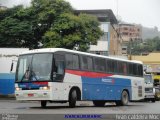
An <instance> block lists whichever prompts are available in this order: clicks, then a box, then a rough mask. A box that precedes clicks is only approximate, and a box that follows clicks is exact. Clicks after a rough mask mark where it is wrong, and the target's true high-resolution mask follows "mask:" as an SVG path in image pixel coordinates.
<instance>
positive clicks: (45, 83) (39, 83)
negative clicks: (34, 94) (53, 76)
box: [33, 82, 48, 85]
mask: <svg viewBox="0 0 160 120" xmlns="http://www.w3.org/2000/svg"><path fill="white" fill-rule="evenodd" d="M33 84H38V85H48V82H33Z"/></svg>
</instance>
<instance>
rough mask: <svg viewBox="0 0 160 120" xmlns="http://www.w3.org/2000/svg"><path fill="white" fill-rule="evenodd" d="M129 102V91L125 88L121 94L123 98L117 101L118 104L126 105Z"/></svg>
mask: <svg viewBox="0 0 160 120" xmlns="http://www.w3.org/2000/svg"><path fill="white" fill-rule="evenodd" d="M128 102H129V95H128V92H127V91H126V90H124V91H123V92H122V94H121V100H120V101H116V105H117V106H125V105H128Z"/></svg>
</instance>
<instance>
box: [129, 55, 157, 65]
mask: <svg viewBox="0 0 160 120" xmlns="http://www.w3.org/2000/svg"><path fill="white" fill-rule="evenodd" d="M132 59H134V60H140V61H142V62H143V63H145V64H160V52H159V53H156V52H154V53H150V54H148V55H146V56H142V55H139V56H132Z"/></svg>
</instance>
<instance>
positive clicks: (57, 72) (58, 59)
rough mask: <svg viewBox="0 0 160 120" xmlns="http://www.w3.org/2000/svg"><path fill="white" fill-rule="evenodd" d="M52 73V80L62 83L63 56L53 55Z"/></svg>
mask: <svg viewBox="0 0 160 120" xmlns="http://www.w3.org/2000/svg"><path fill="white" fill-rule="evenodd" d="M54 60H55V63H54V69H53V70H54V71H53V74H54V75H53V76H54V80H56V81H62V80H63V77H64V68H65V67H64V56H63V55H58V54H55V55H54Z"/></svg>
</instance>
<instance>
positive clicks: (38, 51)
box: [20, 48, 142, 64]
mask: <svg viewBox="0 0 160 120" xmlns="http://www.w3.org/2000/svg"><path fill="white" fill-rule="evenodd" d="M58 51H62V52H71V53H77V54H82V55H89V56H93V57H101V58H108V59H114V60H120V61H125V62H134V63H138V64H142V62H140V61H132V60H131V61H130V60H124V59H120V58H115V57H107V56H103V55H97V54H92V53H86V52H80V51H75V50H69V49H64V48H43V49H34V50H29V51H26V52H23V53H22V54H20V55H25V54H33V53H54V52H58Z"/></svg>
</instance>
